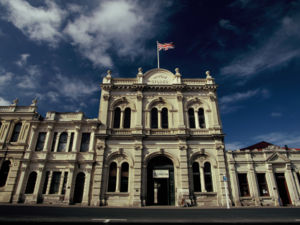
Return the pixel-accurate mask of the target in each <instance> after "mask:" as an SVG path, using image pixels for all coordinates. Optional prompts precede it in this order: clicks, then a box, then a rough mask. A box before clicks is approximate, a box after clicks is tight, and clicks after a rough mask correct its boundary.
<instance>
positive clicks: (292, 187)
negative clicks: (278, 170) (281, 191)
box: [285, 164, 300, 206]
mask: <svg viewBox="0 0 300 225" xmlns="http://www.w3.org/2000/svg"><path fill="white" fill-rule="evenodd" d="M285 177H286V182H287V186H288V189H289V192H290V197H291V201H292V204H293V205H294V206H299V205H300V201H299V194H298V192H297V188H296V184H295V181H294V178H293V174H292V170H291V165H290V164H287V165H286V171H285Z"/></svg>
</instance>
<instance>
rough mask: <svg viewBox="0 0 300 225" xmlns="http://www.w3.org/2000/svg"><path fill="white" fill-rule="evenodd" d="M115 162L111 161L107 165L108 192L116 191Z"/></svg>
mask: <svg viewBox="0 0 300 225" xmlns="http://www.w3.org/2000/svg"><path fill="white" fill-rule="evenodd" d="M116 178H117V164H116V163H115V162H112V163H111V164H110V166H109V178H108V188H107V191H108V192H115V191H116V181H117V179H116Z"/></svg>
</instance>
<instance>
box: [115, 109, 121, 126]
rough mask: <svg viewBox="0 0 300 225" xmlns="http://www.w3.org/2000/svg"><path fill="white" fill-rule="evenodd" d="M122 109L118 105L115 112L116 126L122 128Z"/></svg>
mask: <svg viewBox="0 0 300 225" xmlns="http://www.w3.org/2000/svg"><path fill="white" fill-rule="evenodd" d="M120 120H121V109H120V108H119V107H117V108H116V109H115V112H114V128H120Z"/></svg>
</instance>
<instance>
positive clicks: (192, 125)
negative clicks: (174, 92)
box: [188, 108, 195, 128]
mask: <svg viewBox="0 0 300 225" xmlns="http://www.w3.org/2000/svg"><path fill="white" fill-rule="evenodd" d="M188 115H189V125H190V128H195V113H194V109H192V108H190V109H189V111H188Z"/></svg>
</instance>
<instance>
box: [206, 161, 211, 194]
mask: <svg viewBox="0 0 300 225" xmlns="http://www.w3.org/2000/svg"><path fill="white" fill-rule="evenodd" d="M204 181H205V189H206V191H207V192H212V191H213V184H212V178H211V166H210V163H209V162H206V163H204Z"/></svg>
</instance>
